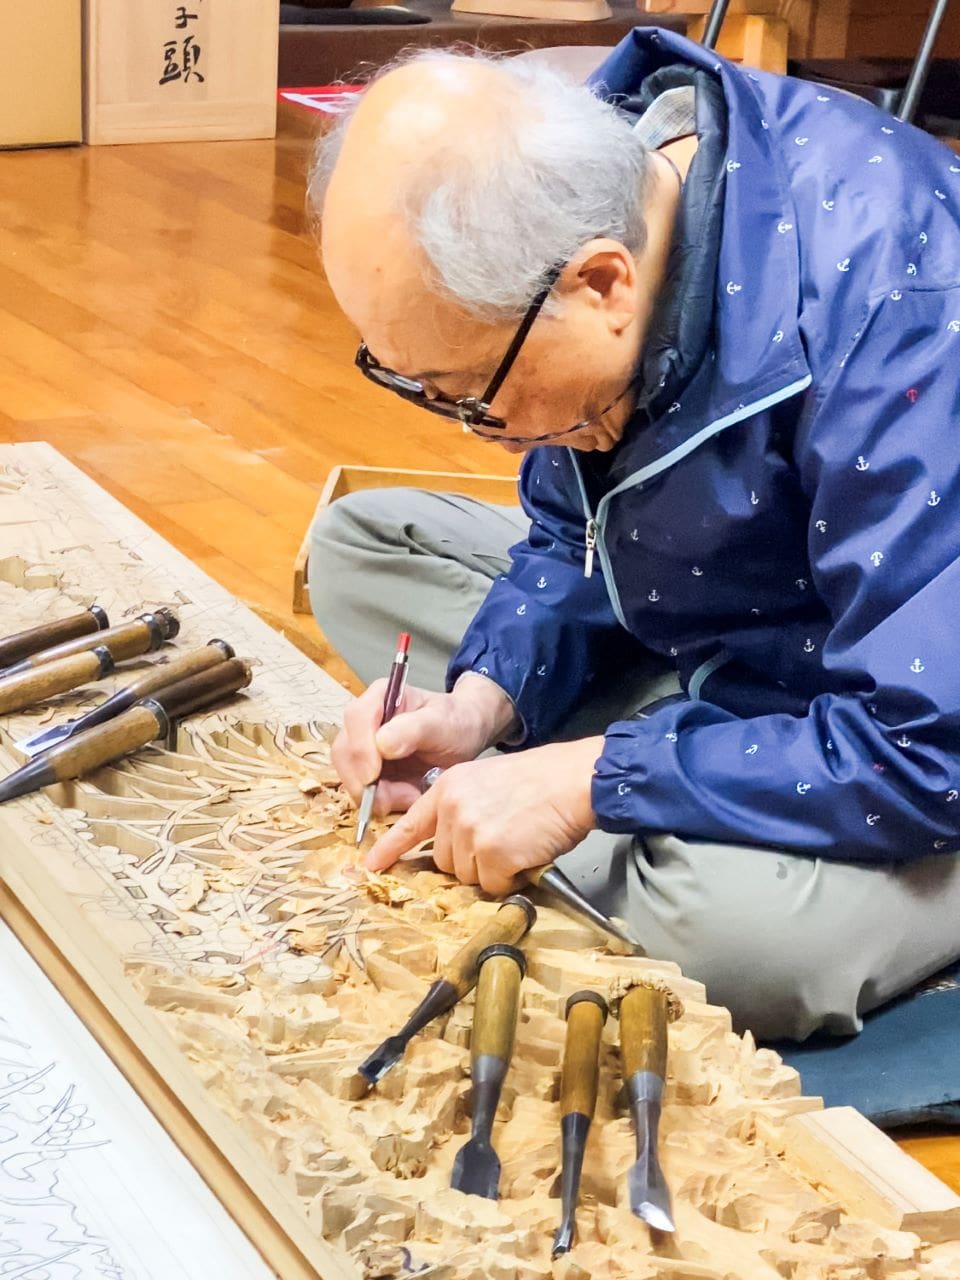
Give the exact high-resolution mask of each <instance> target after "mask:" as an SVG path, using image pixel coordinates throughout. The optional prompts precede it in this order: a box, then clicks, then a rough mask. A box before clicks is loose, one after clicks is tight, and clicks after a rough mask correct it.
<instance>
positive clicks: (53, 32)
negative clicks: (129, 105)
mask: <svg viewBox="0 0 960 1280" xmlns="http://www.w3.org/2000/svg"><path fill="white" fill-rule="evenodd" d="M42 9H43V13H42V15H41V14H39V13H38V12H37V7H35V6H34V5H32V4H23V5H21V4H13V3H7V4H4V5H3V52H4V66H3V76H2V78H0V147H49V146H57V145H64V144H70V143H77V142H80V141H81V134H82V126H83V121H82V85H81V71H82V56H81V51H80V32H81V23H80V0H43V5H42Z"/></svg>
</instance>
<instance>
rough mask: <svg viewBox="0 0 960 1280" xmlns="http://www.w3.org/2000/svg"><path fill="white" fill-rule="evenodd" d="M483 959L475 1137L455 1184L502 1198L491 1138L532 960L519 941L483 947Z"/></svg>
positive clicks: (476, 1021) (458, 1163)
mask: <svg viewBox="0 0 960 1280" xmlns="http://www.w3.org/2000/svg"><path fill="white" fill-rule="evenodd" d="M478 963H479V966H480V976H479V978H478V979H477V1003H476V1006H475V1007H474V1010H473V1032H472V1034H471V1037H470V1079H471V1081H472V1085H473V1090H472V1092H473V1108H472V1115H471V1122H470V1140H469V1141H468V1142H466V1143H465V1144H464V1145H463V1146H462V1147H461V1148H460V1150H459V1151H458V1152H457V1157H456V1159H455V1160H454V1162H453V1173H452V1174H451V1177H450V1185H451V1187H453V1189H454V1191H462V1192H464V1194H465V1195H468V1196H484V1197H486V1199H487V1200H496V1199H497V1196H498V1195H499V1192H500V1157H499V1156H498V1155H497V1153H496V1152H495V1151H494V1149H493V1145H492V1143H491V1138H492V1135H493V1121H494V1118H495V1117H496V1114H497V1107H498V1105H499V1103H500V1092H501V1090H502V1088H503V1082H504V1080H505V1079H506V1075H507V1071H508V1069H509V1067H510V1059H511V1057H512V1056H513V1041H514V1037H515V1035H516V1031H517V1017H518V1016H519V1013H520V983H521V982H522V981H523V975H524V973H525V972H526V967H527V962H526V958H525V957H524V954H523V952H522V951H519V950H518V949H517V948H516V947H508V946H504V945H503V944H502V943H497V944H496V945H495V946H492V947H487V948H486V950H485V951H482V952H481V953H480V958H479V962H478Z"/></svg>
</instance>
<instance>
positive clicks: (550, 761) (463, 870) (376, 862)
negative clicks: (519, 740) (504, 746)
mask: <svg viewBox="0 0 960 1280" xmlns="http://www.w3.org/2000/svg"><path fill="white" fill-rule="evenodd" d="M602 750H603V738H584V739H581V740H580V741H579V742H562V743H556V744H554V745H551V746H548V747H535V748H533V749H532V750H530V751H523V752H518V753H517V754H516V755H510V756H496V757H491V758H489V759H486V760H475V761H473V762H472V763H470V764H458V765H456V766H455V767H454V768H452V769H448V770H447V772H446V773H444V774H443V776H442V777H441V778H440V779H439V781H437V782H436V783H435V784H434V786H433V787H432V788H431V789H430V790H429V791H428V792H427V794H426V795H424V796H422V797H421V798H420V799H419V800H417V802H416V803H415V804H414V805H413V806H412V807H411V808H410V809H409V811H408V812H407V813H406V814H405V815H404V816H403V817H402V818H400V819H399V820H398V821H397V822H396V823H395V824H394V825H393V827H391V829H390V830H389V831H388V832H387V833H386V835H384V836H382V837H381V838H380V839H379V840H378V841H377V843H376V844H375V845H374V846H373V848H372V849H371V850H370V852H369V853H368V854H367V857H366V865H367V867H369V868H370V869H371V870H374V871H383V870H385V869H386V868H387V867H391V866H393V864H394V863H395V862H396V861H397V859H398V858H400V857H402V855H403V854H404V853H406V852H408V850H410V849H413V848H414V847H415V846H416V845H418V844H419V843H420V842H421V841H423V840H427V839H429V838H430V837H431V836H432V837H433V860H434V862H435V863H436V864H437V866H438V868H439V869H440V870H441V871H446V872H449V873H451V874H453V875H455V876H456V877H457V879H458V880H460V881H462V882H463V884H479V885H480V887H481V888H482V889H484V890H485V891H486V892H487V893H490V894H493V895H495V896H496V897H502V896H503V895H505V894H507V893H509V892H510V891H511V889H512V887H513V880H514V877H515V876H516V875H518V874H519V873H520V872H522V871H525V870H526V869H527V868H529V867H542V866H543V865H544V864H545V863H547V862H552V861H553V859H554V858H557V857H559V856H560V855H561V854H563V853H569V852H570V850H571V849H572V848H573V847H574V846H575V845H577V844H579V843H580V841H581V840H582V839H583V838H584V837H585V836H586V835H587V833H588V832H589V831H591V830H592V829H593V827H594V826H595V825H596V819H595V817H594V813H593V809H592V807H591V804H590V783H591V780H592V778H593V768H594V764H595V762H596V760H597V757H598V756H599V755H600V753H601V752H602Z"/></svg>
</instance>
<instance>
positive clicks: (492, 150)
mask: <svg viewBox="0 0 960 1280" xmlns="http://www.w3.org/2000/svg"><path fill="white" fill-rule="evenodd" d="M358 97H359V101H358V102H357V103H356V105H355V106H354V107H353V109H352V110H351V112H350V113H349V114H348V116H347V117H345V118H344V119H342V120H340V121H338V122H337V124H336V125H335V126H334V128H333V129H332V130H331V131H330V133H328V135H327V136H326V137H325V138H324V139H323V140H322V141H321V143H320V144H319V147H318V153H317V157H316V160H315V164H314V168H313V172H312V174H311V180H310V202H311V205H312V208H313V211H314V213H315V214H316V215H317V216H318V217H319V218H320V220H321V235H322V249H323V258H324V265H325V267H326V271H327V276H328V279H329V281H330V284H331V287H332V289H333V291H334V293H335V294H336V296H337V300H338V301H339V302H340V304H341V306H342V307H343V309H344V311H345V312H346V313H347V315H348V316H349V317H350V319H351V320H353V322H354V323H355V324H356V326H357V328H358V329H359V330H360V332H361V334H362V335H363V338H364V340H365V341H366V343H367V344H368V346H369V348H370V350H371V351H372V352H373V353H374V354H375V355H376V357H377V359H378V360H379V361H380V362H381V363H382V364H385V365H389V366H391V367H392V368H394V369H396V370H398V371H399V372H403V373H405V374H408V375H410V376H417V375H421V374H423V373H424V372H435V371H438V370H440V371H449V372H450V373H451V374H455V375H469V374H471V371H475V373H476V376H475V377H474V378H473V381H472V382H471V383H470V384H469V389H468V384H467V382H466V381H465V380H464V377H461V378H460V381H459V382H457V381H456V379H454V381H453V382H452V383H450V384H449V385H450V387H451V390H455V391H456V392H457V393H459V394H473V395H476V394H480V392H481V391H482V390H483V385H480V384H479V380H480V379H481V377H482V374H483V371H485V370H491V371H492V369H493V368H495V367H496V364H497V363H498V360H499V357H500V356H502V354H503V351H504V349H505V347H506V345H507V344H508V343H509V338H510V335H511V332H512V329H513V328H514V327H515V325H516V323H517V320H518V319H519V317H520V316H521V315H522V314H523V312H524V311H525V310H526V308H527V307H528V306H529V304H530V302H531V300H532V298H533V297H534V296H535V295H536V294H537V293H538V291H539V290H540V288H541V287H542V284H543V281H544V279H545V278H546V277H547V275H548V273H549V272H550V270H551V268H552V267H554V266H555V264H557V263H562V262H566V263H570V264H571V266H570V267H569V268H568V269H567V270H566V271H565V272H564V274H563V276H562V277H561V279H560V281H559V282H558V284H557V286H556V288H555V289H554V290H553V292H552V294H551V297H550V299H549V301H548V304H547V306H546V308H545V309H544V315H543V318H542V319H541V320H538V322H537V325H536V326H535V328H537V329H538V330H539V329H542V328H544V326H547V325H548V324H549V323H550V320H551V319H552V317H553V316H555V315H559V314H561V313H562V312H563V311H564V310H566V311H569V309H570V307H571V305H572V303H573V301H574V300H575V299H576V301H577V302H578V304H582V306H583V308H584V311H583V315H582V316H581V317H580V322H574V323H573V329H574V330H575V331H576V332H579V333H580V334H581V337H582V338H583V340H588V338H587V335H588V334H590V333H592V332H593V330H594V329H598V330H599V329H602V328H605V327H606V328H610V329H611V331H613V328H614V327H616V326H618V325H619V326H620V327H619V328H618V329H617V332H622V329H623V325H621V324H620V321H621V319H622V317H621V316H620V311H619V310H618V308H619V307H620V306H621V304H622V303H624V302H625V299H626V294H625V293H624V294H622V295H620V294H617V295H616V297H615V303H616V305H615V306H614V308H613V310H612V311H610V310H604V314H603V316H602V317H600V316H599V315H598V314H596V313H598V311H599V310H601V309H604V308H607V304H608V303H609V302H610V301H611V299H614V293H611V292H610V290H609V289H608V287H607V286H608V285H609V284H611V283H612V282H613V281H614V277H616V280H618V281H619V282H620V283H621V284H624V285H625V287H626V289H627V291H631V290H632V291H634V292H635V291H636V290H635V284H636V281H635V276H634V268H635V264H636V259H637V258H638V256H639V255H640V254H641V252H642V251H643V248H644V245H645V240H646V225H645V206H646V200H647V194H648V184H647V181H646V179H647V173H648V156H647V152H646V150H645V149H644V147H643V146H642V144H641V143H640V142H639V141H638V140H637V139H636V137H635V136H634V134H633V131H632V129H631V126H630V123H629V121H628V120H626V119H625V118H624V117H622V116H621V115H620V114H619V113H618V112H617V111H616V110H615V109H614V108H613V107H611V106H610V105H609V104H607V103H604V102H602V101H600V100H599V99H598V98H597V97H596V96H595V95H594V94H593V93H592V92H591V91H590V90H589V89H587V88H586V87H585V86H583V85H580V84H577V83H575V82H573V81H569V80H565V79H563V78H561V77H560V76H558V75H556V74H555V73H554V72H552V71H550V70H548V69H547V68H545V67H544V66H543V65H541V64H538V63H535V62H526V61H524V60H517V59H494V58H487V57H483V56H464V55H457V54H451V53H446V52H438V51H428V52H425V53H419V54H417V55H416V56H415V57H413V58H411V59H409V60H408V61H406V62H404V63H403V64H401V65H398V66H395V67H393V68H392V69H389V70H387V71H386V72H385V73H383V74H382V75H380V76H379V77H378V78H377V79H376V80H375V81H374V82H373V83H372V84H371V85H370V86H369V87H368V88H367V89H366V90H365V91H364V93H363V94H362V95H358ZM598 255H599V256H598ZM614 260H616V263H615V265H611V264H614ZM587 262H589V263H590V264H595V263H599V264H600V265H599V269H598V270H599V274H598V273H597V271H594V270H593V266H592V265H591V267H590V269H589V270H588V271H587V272H586V273H584V271H583V270H582V269H581V268H582V267H583V264H584V263H587ZM598 298H602V299H603V300H604V301H603V304H602V308H601V307H598V301H597V300H598ZM589 312H593V313H595V314H594V315H593V316H591V315H590V314H589ZM588 322H590V323H588ZM597 322H598V323H597ZM577 323H579V328H578V327H577ZM591 324H592V325H593V328H591ZM635 354H636V353H635V351H634V355H635ZM599 363H600V365H601V366H602V364H603V361H602V360H600V361H599ZM620 363H622V361H620ZM589 364H590V362H589V360H588V361H586V365H585V369H584V371H583V372H582V373H581V374H580V377H581V379H582V380H583V381H584V382H585V383H587V382H589V381H590V380H591V371H590V368H589ZM601 380H602V381H604V382H606V381H607V379H606V378H602V379H601ZM437 385H438V389H439V390H441V391H443V393H444V394H446V393H447V386H446V385H442V384H441V383H440V382H438V384H437ZM598 394H599V393H598ZM562 398H563V400H564V403H566V402H567V401H569V400H570V399H571V395H570V391H569V388H568V389H567V390H566V391H565V392H564V394H563V397H562Z"/></svg>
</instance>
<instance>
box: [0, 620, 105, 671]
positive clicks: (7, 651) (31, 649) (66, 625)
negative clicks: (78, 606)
mask: <svg viewBox="0 0 960 1280" xmlns="http://www.w3.org/2000/svg"><path fill="white" fill-rule="evenodd" d="M109 625H110V619H109V618H108V617H107V615H106V611H105V610H103V609H101V608H100V606H99V605H98V604H92V605H91V606H90V608H89V609H84V611H83V612H82V613H72V614H71V615H70V616H69V618H57V619H56V620H55V621H54V622H42V623H41V624H40V626H39V627H31V628H30V629H29V631H18V632H17V634H16V635H13V636H6V637H5V638H4V639H3V640H0V669H2V668H3V667H10V666H12V665H13V664H14V663H15V662H22V661H23V659H24V658H29V657H30V655H31V654H34V653H39V652H40V650H41V649H49V648H50V647H51V646H52V645H55V644H62V643H63V642H64V641H65V640H75V639H76V638H77V636H86V635H90V633H91V632H93V631H103V630H105V628H107V627H109Z"/></svg>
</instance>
